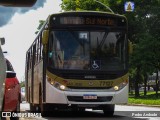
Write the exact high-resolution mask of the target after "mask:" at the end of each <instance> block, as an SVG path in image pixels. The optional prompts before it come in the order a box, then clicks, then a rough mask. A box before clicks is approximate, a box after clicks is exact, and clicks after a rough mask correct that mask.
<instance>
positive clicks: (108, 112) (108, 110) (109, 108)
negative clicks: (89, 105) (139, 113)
mask: <svg viewBox="0 0 160 120" xmlns="http://www.w3.org/2000/svg"><path fill="white" fill-rule="evenodd" d="M114 109H115V104H111V105H104V106H103V113H104V115H105V116H111V117H112V116H113V115H114Z"/></svg>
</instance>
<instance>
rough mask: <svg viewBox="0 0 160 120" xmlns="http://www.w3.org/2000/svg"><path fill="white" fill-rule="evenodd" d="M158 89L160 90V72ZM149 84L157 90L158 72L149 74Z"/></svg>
mask: <svg viewBox="0 0 160 120" xmlns="http://www.w3.org/2000/svg"><path fill="white" fill-rule="evenodd" d="M157 82H158V90H160V74H158V80H157ZM148 85H149V86H151V87H152V88H153V89H154V91H156V90H157V87H156V73H153V74H152V75H149V76H148Z"/></svg>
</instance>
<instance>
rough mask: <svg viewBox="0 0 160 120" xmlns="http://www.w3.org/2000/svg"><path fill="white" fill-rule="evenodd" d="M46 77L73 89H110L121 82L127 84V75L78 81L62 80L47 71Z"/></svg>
mask: <svg viewBox="0 0 160 120" xmlns="http://www.w3.org/2000/svg"><path fill="white" fill-rule="evenodd" d="M47 76H48V77H49V78H51V79H52V80H54V81H57V82H59V83H61V84H62V85H65V86H72V87H73V86H74V87H112V86H116V85H119V84H120V83H122V82H128V74H125V75H124V76H122V77H119V78H116V79H112V80H79V79H64V78H61V77H58V76H56V75H54V74H52V73H50V72H49V71H47Z"/></svg>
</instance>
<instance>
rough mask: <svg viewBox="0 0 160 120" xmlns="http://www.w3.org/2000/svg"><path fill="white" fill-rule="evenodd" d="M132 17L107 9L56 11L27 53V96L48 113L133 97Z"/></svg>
mask: <svg viewBox="0 0 160 120" xmlns="http://www.w3.org/2000/svg"><path fill="white" fill-rule="evenodd" d="M127 26H128V25H127V19H126V18H125V17H124V16H121V15H117V14H112V13H107V12H94V11H93V12H91V11H87V12H73V11H72V12H63V13H57V14H52V15H50V16H49V17H48V18H47V20H46V22H45V23H44V25H43V27H42V29H41V30H40V31H39V34H38V35H37V37H36V39H35V40H34V42H33V44H32V45H31V47H30V48H29V49H28V51H27V53H26V68H25V79H26V100H27V102H29V103H30V108H31V111H35V110H39V111H40V112H41V113H42V115H45V114H46V113H49V111H50V112H52V111H55V110H60V109H64V108H66V109H72V110H74V111H81V110H85V109H86V108H92V109H100V110H103V111H104V114H105V115H113V114H114V108H115V104H121V103H122V104H125V103H127V100H128V40H127Z"/></svg>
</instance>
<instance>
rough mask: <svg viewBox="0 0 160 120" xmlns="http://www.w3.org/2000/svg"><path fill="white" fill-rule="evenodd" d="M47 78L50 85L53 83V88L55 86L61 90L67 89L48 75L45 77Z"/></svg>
mask: <svg viewBox="0 0 160 120" xmlns="http://www.w3.org/2000/svg"><path fill="white" fill-rule="evenodd" d="M47 80H48V82H49V83H50V84H51V85H53V86H54V87H55V88H57V89H59V90H63V91H66V90H69V89H68V88H67V87H66V86H65V85H62V84H60V83H59V82H57V81H55V80H53V79H51V78H49V77H48V78H47Z"/></svg>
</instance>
